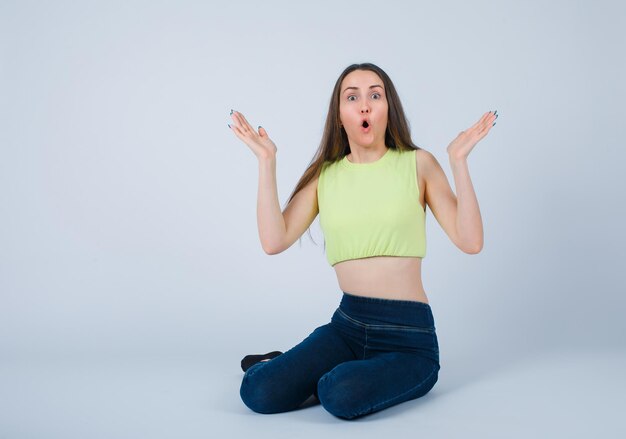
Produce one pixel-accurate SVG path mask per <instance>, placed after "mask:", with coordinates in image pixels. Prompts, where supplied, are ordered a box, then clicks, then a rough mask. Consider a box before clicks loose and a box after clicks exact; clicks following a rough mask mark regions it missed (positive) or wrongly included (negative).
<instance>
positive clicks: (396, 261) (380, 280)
mask: <svg viewBox="0 0 626 439" xmlns="http://www.w3.org/2000/svg"><path fill="white" fill-rule="evenodd" d="M334 268H335V273H336V275H337V281H338V283H339V287H340V288H341V290H342V291H344V292H346V293H350V294H353V295H356V296H365V297H374V298H383V299H392V300H393V299H395V300H412V301H416V302H424V303H428V297H427V296H426V292H425V291H424V287H423V285H422V259H421V258H417V257H399V256H375V257H370V258H361V259H352V260H348V261H343V262H340V263H338V264H335V266H334Z"/></svg>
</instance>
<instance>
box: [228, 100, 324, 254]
mask: <svg viewBox="0 0 626 439" xmlns="http://www.w3.org/2000/svg"><path fill="white" fill-rule="evenodd" d="M231 116H232V119H233V125H232V126H231V125H230V124H229V125H228V126H229V128H231V129H232V130H233V131H234V133H235V135H237V137H239V139H241V140H242V141H243V142H244V143H245V144H246V145H248V147H249V148H250V149H251V150H252V152H254V154H255V155H256V157H257V158H258V160H259V190H258V197H257V225H258V229H259V238H260V240H261V246H262V247H263V251H264V252H265V253H267V254H268V255H274V254H277V253H280V252H282V251H284V250H286V249H288V248H289V247H291V245H292V244H293V243H294V242H295V241H296V240H297V239H298V238H299V237H300V236H301V235H302V234H303V233H304V231H305V230H306V229H307V228H308V227H309V226H310V225H311V223H312V222H313V220H314V219H315V217H316V216H317V214H318V206H317V180H318V179H317V178H315V179H313V180H312V181H311V182H309V183H308V184H307V185H306V186H305V187H304V188H302V189H301V190H300V191H298V193H297V194H295V195H294V197H293V198H292V199H291V201H290V202H289V204H288V205H287V207H286V208H285V211H284V212H281V211H280V204H279V202H278V188H277V184H276V152H277V150H278V148H276V145H275V144H274V142H272V140H271V139H270V138H269V136H268V134H267V131H266V130H265V128H262V127H259V130H258V132H257V131H255V130H254V129H253V128H252V126H251V125H250V124H249V123H248V121H247V120H246V118H245V117H244V115H243V114H241V113H239V112H238V111H231Z"/></svg>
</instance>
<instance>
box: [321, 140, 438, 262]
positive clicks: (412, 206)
mask: <svg viewBox="0 0 626 439" xmlns="http://www.w3.org/2000/svg"><path fill="white" fill-rule="evenodd" d="M415 154H416V150H415V149H413V150H411V151H400V150H397V149H395V148H387V151H386V152H385V154H384V155H383V156H382V157H381V158H380V159H378V160H377V161H375V162H371V163H352V162H350V161H349V160H348V159H347V158H346V157H345V156H344V157H343V158H342V159H341V160H339V161H336V162H324V164H323V165H322V170H321V173H320V176H319V179H318V184H317V200H318V206H319V216H320V227H321V229H322V232H323V233H324V238H325V241H326V258H327V260H328V263H329V264H330V265H331V266H333V265H335V264H336V263H338V262H341V261H346V260H349V259H360V258H367V257H371V256H414V257H422V258H423V257H424V256H425V255H426V231H425V217H426V212H425V211H424V209H422V206H421V204H420V202H419V186H418V183H417V166H416V161H415V159H416V157H415Z"/></svg>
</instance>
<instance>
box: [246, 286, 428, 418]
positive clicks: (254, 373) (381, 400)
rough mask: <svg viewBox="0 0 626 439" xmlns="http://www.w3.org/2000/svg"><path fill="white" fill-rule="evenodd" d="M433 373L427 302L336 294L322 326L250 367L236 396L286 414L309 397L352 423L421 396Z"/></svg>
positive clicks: (265, 410)
mask: <svg viewBox="0 0 626 439" xmlns="http://www.w3.org/2000/svg"><path fill="white" fill-rule="evenodd" d="M439 369H440V366H439V345H438V343H437V335H436V333H435V322H434V319H433V314H432V311H431V308H430V305H429V304H427V303H424V302H418V301H410V300H390V299H381V298H373V297H362V296H355V295H352V294H348V293H345V292H344V293H343V297H342V299H341V303H340V305H339V308H337V310H336V311H335V313H334V314H333V316H332V318H331V321H330V323H327V324H325V325H322V326H319V327H318V328H316V329H315V330H314V331H313V332H312V333H311V334H310V335H309V336H308V337H307V338H305V339H304V340H303V341H302V342H300V343H299V344H297V345H296V346H294V347H293V348H291V349H290V350H288V351H287V352H285V353H283V354H281V355H279V356H278V357H276V358H274V359H272V360H270V361H265V362H260V363H257V364H255V365H253V366H252V367H250V368H249V369H248V370H247V371H246V373H245V375H244V377H243V380H242V383H241V389H240V395H241V399H242V400H243V402H244V403H245V404H246V406H248V407H249V408H250V409H251V410H253V411H255V412H258V413H280V412H286V411H290V410H294V409H296V408H298V407H299V406H300V405H302V403H303V402H304V401H306V400H307V399H308V398H309V397H310V396H311V395H315V396H316V397H317V399H318V400H319V401H320V402H321V404H322V406H323V407H324V408H325V409H326V410H327V411H328V412H330V413H331V414H333V415H335V416H337V417H339V418H343V419H353V418H356V417H358V416H362V415H366V414H369V413H373V412H376V411H379V410H383V409H385V408H387V407H390V406H393V405H396V404H400V403H402V402H405V401H409V400H412V399H416V398H419V397H420V396H423V395H425V394H426V393H428V391H430V389H432V388H433V386H434V385H435V383H436V382H437V377H438V372H439Z"/></svg>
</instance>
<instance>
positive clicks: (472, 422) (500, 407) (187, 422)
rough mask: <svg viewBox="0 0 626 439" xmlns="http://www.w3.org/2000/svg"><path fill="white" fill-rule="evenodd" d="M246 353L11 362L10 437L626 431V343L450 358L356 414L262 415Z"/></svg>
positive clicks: (4, 389)
mask: <svg viewBox="0 0 626 439" xmlns="http://www.w3.org/2000/svg"><path fill="white" fill-rule="evenodd" d="M239 360H240V358H239V357H235V356H234V355H231V354H228V355H222V356H219V357H218V358H213V359H211V358H178V359H162V358H161V359H159V358H157V359H153V360H149V359H142V360H124V359H118V360H106V361H100V360H96V359H88V360H85V359H82V360H69V359H64V360H54V361H53V360H39V361H37V362H34V361H32V360H24V359H22V360H15V359H14V360H6V359H5V360H3V361H2V362H1V363H0V439H17V438H45V439H52V438H64V439H70V438H81V439H85V438H89V439H96V438H107V439H111V438H133V439H137V438H151V439H156V438H239V437H241V438H244V437H245V438H265V437H278V438H282V437H285V438H287V437H289V438H291V437H296V438H308V437H311V438H317V439H319V438H329V437H341V438H349V437H359V438H370V437H371V438H380V437H382V436H383V435H385V436H386V437H412V438H418V437H419V438H426V437H428V438H473V437H476V438H525V439H527V438H589V437H597V438H603V439H605V438H623V437H626V422H625V419H624V418H625V415H624V413H626V379H625V376H626V353H625V352H617V351H604V352H549V353H548V352H546V353H542V354H537V355H536V356H534V357H529V358H525V359H523V360H522V359H519V360H515V359H512V360H511V361H508V362H502V363H501V364H499V365H498V366H497V367H487V368H484V369H480V368H477V367H476V365H474V364H473V363H472V360H469V361H450V360H449V359H448V361H447V363H446V364H444V363H442V369H441V371H440V376H439V381H438V382H437V384H436V385H435V387H434V388H433V390H432V391H431V392H430V393H429V394H427V395H426V396H425V397H423V398H420V399H417V400H414V401H409V402H406V403H403V404H400V405H398V406H395V407H392V408H389V409H386V410H383V411H381V412H378V413H375V414H371V415H368V416H365V417H362V418H359V419H356V420H352V421H345V420H341V419H338V418H335V417H333V416H332V415H331V414H329V413H328V412H326V411H325V410H324V408H323V407H322V406H321V405H319V404H317V403H316V404H314V405H311V404H310V403H311V401H313V402H316V401H315V400H314V399H311V400H309V404H308V407H305V408H302V409H299V410H296V411H293V412H290V413H282V414H275V415H260V414H256V413H253V412H251V411H250V410H249V409H248V408H247V407H246V406H244V405H243V403H242V402H241V400H240V399H239V384H240V382H241V378H242V376H243V372H242V371H241V369H240V368H239ZM481 371H482V372H481ZM390 434H391V435H393V436H389V435H390Z"/></svg>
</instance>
